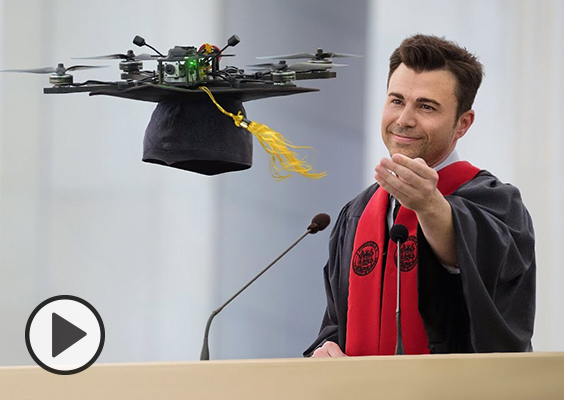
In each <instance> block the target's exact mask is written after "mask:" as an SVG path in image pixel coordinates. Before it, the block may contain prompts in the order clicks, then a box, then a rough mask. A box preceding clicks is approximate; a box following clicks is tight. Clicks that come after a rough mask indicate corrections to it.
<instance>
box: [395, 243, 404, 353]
mask: <svg viewBox="0 0 564 400" xmlns="http://www.w3.org/2000/svg"><path fill="white" fill-rule="evenodd" d="M400 248H401V240H398V293H397V297H398V298H397V302H396V326H397V334H398V337H397V341H396V355H404V354H405V352H404V350H403V339H402V334H401V309H400V282H401V258H400Z"/></svg>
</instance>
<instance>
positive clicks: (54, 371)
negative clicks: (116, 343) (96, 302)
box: [25, 294, 106, 375]
mask: <svg viewBox="0 0 564 400" xmlns="http://www.w3.org/2000/svg"><path fill="white" fill-rule="evenodd" d="M59 300H72V301H77V302H79V303H80V304H82V305H83V306H85V307H87V308H88V309H89V310H90V311H92V313H93V314H94V316H95V317H96V320H98V326H99V327H100V344H99V345H98V350H96V353H95V354H94V356H93V357H92V358H91V359H90V361H88V362H87V363H86V364H84V365H83V366H81V367H79V368H75V369H71V370H68V371H61V370H58V369H55V368H52V367H50V366H48V365H47V364H45V363H44V362H43V361H41V360H40V359H39V357H37V355H36V354H35V352H34V351H33V347H32V346H31V341H30V339H29V331H30V329H31V323H32V322H33V319H34V318H35V316H36V315H37V313H38V312H39V311H40V310H41V309H42V308H43V307H45V306H46V305H47V304H50V303H53V302H55V301H59ZM105 340H106V331H105V329H104V322H103V321H102V317H101V316H100V314H98V311H96V309H95V308H94V307H93V306H92V305H91V304H90V303H89V302H87V301H86V300H84V299H81V298H80V297H77V296H71V295H68V294H62V295H59V296H54V297H50V298H48V299H47V300H45V301H43V302H42V303H41V304H39V305H38V306H37V307H35V309H34V310H33V312H32V313H31V315H30V316H29V318H28V319H27V324H26V325H25V345H26V347H27V351H28V352H29V355H30V356H31V358H33V360H34V361H35V363H36V364H37V365H39V366H40V367H41V368H43V369H44V370H46V371H48V372H51V373H52V374H57V375H73V374H78V373H79V372H82V371H84V370H85V369H86V368H88V367H90V366H91V365H92V364H94V362H96V360H97V359H98V357H99V356H100V354H101V353H102V349H103V348H104V342H105Z"/></svg>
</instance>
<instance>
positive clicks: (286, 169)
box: [200, 86, 327, 181]
mask: <svg viewBox="0 0 564 400" xmlns="http://www.w3.org/2000/svg"><path fill="white" fill-rule="evenodd" d="M200 89H201V90H203V91H204V92H206V93H207V95H208V96H209V97H210V99H211V100H212V101H213V103H214V104H215V105H216V106H217V108H218V109H219V111H221V112H222V113H223V114H225V115H227V116H229V117H231V118H232V119H233V121H234V122H235V125H237V126H238V127H243V128H245V129H247V130H248V131H249V132H251V133H252V134H253V135H254V136H255V137H256V138H257V139H258V141H259V142H260V144H261V145H262V147H263V148H264V149H265V150H266V152H267V153H268V154H269V156H270V159H269V161H270V174H271V175H272V176H273V178H274V179H275V180H277V181H281V180H284V179H286V178H289V177H290V176H291V175H290V173H292V172H295V173H298V174H300V175H302V176H305V177H306V178H311V179H321V178H323V177H325V176H326V175H327V173H326V172H321V173H314V172H310V171H311V169H312V167H311V166H310V165H309V164H308V163H307V162H306V161H305V157H304V158H303V159H301V160H300V159H298V158H297V154H296V152H294V151H292V150H290V149H289V147H291V148H292V149H311V147H309V146H294V145H292V144H291V143H290V142H289V141H288V140H287V139H286V138H285V137H284V136H282V135H281V134H280V133H278V132H276V131H274V130H272V129H271V128H269V127H268V126H266V125H264V124H259V123H257V122H254V121H248V120H246V119H245V116H244V115H243V114H242V113H241V112H240V111H239V113H238V114H237V115H234V114H233V113H230V112H228V111H225V110H224V109H223V107H221V106H220V105H219V104H218V102H217V101H216V100H215V98H214V96H213V94H212V93H211V91H210V90H209V89H208V88H207V87H205V86H200Z"/></svg>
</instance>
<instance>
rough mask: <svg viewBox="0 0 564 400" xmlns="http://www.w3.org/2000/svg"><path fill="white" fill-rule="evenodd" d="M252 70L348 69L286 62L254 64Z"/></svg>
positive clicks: (325, 64) (316, 63)
mask: <svg viewBox="0 0 564 400" xmlns="http://www.w3.org/2000/svg"><path fill="white" fill-rule="evenodd" d="M249 67H250V68H251V69H257V70H261V69H270V71H295V72H309V71H325V70H327V69H330V68H333V67H346V65H345V64H333V63H332V62H297V63H292V64H286V62H285V61H280V62H279V63H278V64H274V63H263V64H253V65H250V66H249Z"/></svg>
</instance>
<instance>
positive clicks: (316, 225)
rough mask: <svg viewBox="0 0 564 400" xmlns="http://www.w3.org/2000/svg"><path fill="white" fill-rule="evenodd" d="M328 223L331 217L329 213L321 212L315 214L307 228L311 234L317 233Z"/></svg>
mask: <svg viewBox="0 0 564 400" xmlns="http://www.w3.org/2000/svg"><path fill="white" fill-rule="evenodd" d="M330 223H331V217H329V215H327V214H323V213H321V214H317V215H316V216H315V217H313V219H312V220H311V224H310V225H309V226H308V227H307V230H308V231H309V233H312V234H313V233H317V232H319V231H322V230H323V229H325V228H327V227H328V226H329V224H330Z"/></svg>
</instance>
